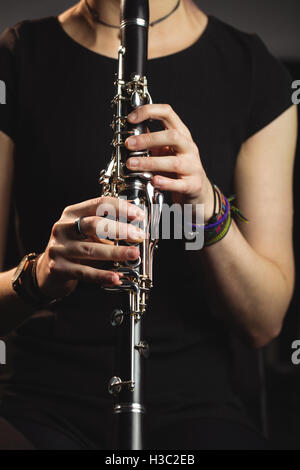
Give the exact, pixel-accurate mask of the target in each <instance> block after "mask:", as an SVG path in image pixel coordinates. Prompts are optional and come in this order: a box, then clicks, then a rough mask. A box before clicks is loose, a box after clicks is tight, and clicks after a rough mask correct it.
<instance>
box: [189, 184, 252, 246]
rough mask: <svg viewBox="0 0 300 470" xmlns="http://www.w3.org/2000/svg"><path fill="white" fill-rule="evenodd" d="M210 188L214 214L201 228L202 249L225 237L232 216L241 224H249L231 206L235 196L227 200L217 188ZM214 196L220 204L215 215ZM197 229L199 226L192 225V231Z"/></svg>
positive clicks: (214, 186) (213, 185) (234, 207)
mask: <svg viewBox="0 0 300 470" xmlns="http://www.w3.org/2000/svg"><path fill="white" fill-rule="evenodd" d="M212 187H213V191H214V214H213V216H212V217H211V218H210V220H209V221H208V223H207V224H205V225H204V226H202V229H204V247H206V246H211V245H214V244H215V243H217V242H218V241H220V240H222V239H223V238H224V237H225V236H226V235H227V233H228V232H229V229H230V226H231V220H232V216H237V217H238V218H239V219H240V220H241V221H242V222H245V223H248V222H249V221H248V219H246V217H244V216H243V214H242V213H241V211H240V210H239V209H238V208H237V207H236V206H233V205H232V204H231V201H233V200H234V199H235V198H236V196H234V195H233V196H230V197H229V198H228V199H227V198H226V196H224V194H223V193H222V191H221V190H220V189H219V188H218V186H216V185H215V184H212ZM216 195H217V196H218V198H219V203H220V204H219V206H220V211H219V213H215V210H216ZM199 227H200V226H199V225H194V224H193V228H194V229H197V228H199Z"/></svg>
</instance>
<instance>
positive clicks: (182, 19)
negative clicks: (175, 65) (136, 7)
mask: <svg viewBox="0 0 300 470" xmlns="http://www.w3.org/2000/svg"><path fill="white" fill-rule="evenodd" d="M88 2H89V5H90V6H91V7H92V8H94V9H95V10H96V11H97V14H98V16H99V18H100V19H101V20H102V21H104V22H106V23H108V24H112V25H115V26H117V25H118V24H119V23H120V0H88ZM176 2H177V0H163V1H162V0H150V1H149V6H150V22H152V21H155V20H157V19H159V18H162V17H163V16H165V15H166V14H167V13H168V12H170V11H171V10H172V9H173V8H174V6H175V5H176ZM59 21H60V23H61V24H62V27H63V28H64V30H65V31H66V33H67V34H69V36H71V37H72V38H73V39H74V40H75V41H77V42H79V43H80V44H82V45H83V46H85V47H87V48H89V49H91V50H93V51H94V52H98V53H99V54H103V55H106V56H109V57H114V58H117V52H118V48H119V45H120V39H119V30H118V29H117V28H110V27H107V26H103V25H101V24H99V23H96V22H94V20H93V19H92V17H91V14H90V12H89V11H88V9H87V7H86V4H85V0H81V1H80V2H79V3H77V4H76V5H75V6H74V7H72V8H71V9H70V10H67V11H66V12H64V13H62V14H61V15H60V16H59ZM206 24H207V17H206V15H205V14H204V13H202V12H201V10H199V8H198V7H197V6H196V5H195V4H194V2H193V1H192V0H181V3H180V6H179V8H178V9H177V10H176V11H175V12H174V13H173V14H172V15H170V16H169V17H168V18H166V19H165V20H164V21H162V22H160V23H158V24H157V25H155V26H153V28H150V29H149V58H155V57H160V56H164V55H169V54H173V53H175V52H178V51H179V50H182V49H185V48H187V47H189V46H190V45H191V44H193V43H194V42H195V41H196V40H197V38H198V37H199V36H200V35H201V33H202V32H203V31H204V29H205V27H206ZM178 31H180V34H178Z"/></svg>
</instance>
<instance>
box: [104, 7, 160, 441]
mask: <svg viewBox="0 0 300 470" xmlns="http://www.w3.org/2000/svg"><path fill="white" fill-rule="evenodd" d="M148 27H149V1H148V0H122V1H121V24H120V34H121V46H120V49H119V58H118V73H117V77H116V81H115V88H116V93H115V96H114V99H113V108H114V113H113V122H112V128H113V132H114V135H113V142H112V145H113V154H112V159H111V161H110V163H109V164H108V167H107V169H106V170H103V171H102V172H101V175H100V183H101V185H102V195H104V196H112V197H117V198H126V199H127V200H130V201H132V202H133V203H134V204H136V205H138V206H139V207H140V208H141V209H143V210H144V212H145V213H146V218H145V220H144V221H143V222H142V223H141V224H140V225H139V226H140V228H142V229H143V230H144V232H145V234H146V237H145V239H144V240H143V242H142V243H140V244H139V250H140V256H139V258H138V259H137V260H135V261H133V262H127V263H115V265H114V268H115V270H116V271H119V272H122V273H123V277H122V278H121V279H122V285H121V286H119V287H115V288H111V289H106V290H109V291H110V292H115V291H126V292H127V293H128V309H127V311H124V310H121V309H120V308H116V309H115V310H114V312H113V314H112V319H111V323H112V326H113V327H114V328H115V329H116V330H117V331H116V333H117V338H118V339H117V345H116V348H117V349H116V361H115V371H114V376H113V377H112V378H111V380H110V381H109V385H108V390H109V393H110V394H111V395H112V397H113V401H114V405H113V415H114V416H113V421H114V430H113V447H114V448H116V449H123V450H141V449H142V448H143V445H144V444H143V438H144V432H143V428H144V415H145V412H146V410H145V404H144V390H145V384H144V367H145V362H146V360H147V358H148V356H149V346H148V344H147V342H146V341H145V338H144V336H143V316H144V314H145V312H146V307H147V301H148V297H149V293H150V290H151V287H152V266H153V253H154V250H155V248H156V247H157V243H158V227H159V221H160V216H161V211H162V204H163V197H162V194H161V193H160V192H159V191H157V190H156V189H155V188H154V187H153V186H152V184H151V178H152V174H151V173H148V172H131V171H129V170H128V169H127V168H126V160H127V159H128V158H129V157H132V156H134V157H139V158H147V157H148V156H149V154H148V151H147V150H142V151H138V152H132V151H129V150H128V149H126V147H125V145H124V143H125V140H126V139H127V137H129V136H131V135H139V134H144V133H146V132H147V124H146V123H142V124H137V125H133V124H130V123H129V122H128V121H127V115H128V114H129V113H130V112H132V111H133V110H134V109H136V108H138V107H139V106H142V105H145V104H149V103H151V102H152V101H151V97H150V95H149V92H148V84H147V79H146V66H147V50H148ZM115 244H116V245H118V244H122V242H120V241H119V242H118V241H116V242H115Z"/></svg>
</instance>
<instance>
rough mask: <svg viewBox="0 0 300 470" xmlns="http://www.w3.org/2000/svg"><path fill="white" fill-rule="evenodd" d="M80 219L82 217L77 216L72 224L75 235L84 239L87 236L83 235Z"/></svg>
mask: <svg viewBox="0 0 300 470" xmlns="http://www.w3.org/2000/svg"><path fill="white" fill-rule="evenodd" d="M82 219H84V217H78V219H76V220H75V222H74V226H75V231H76V235H77V236H79V238H81V239H82V240H84V239H86V238H88V237H87V236H86V235H85V233H84V232H83V230H82V228H81V221H82Z"/></svg>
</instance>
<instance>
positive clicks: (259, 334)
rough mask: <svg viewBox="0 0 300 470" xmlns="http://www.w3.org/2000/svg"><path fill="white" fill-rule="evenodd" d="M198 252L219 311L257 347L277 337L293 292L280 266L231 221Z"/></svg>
mask: <svg viewBox="0 0 300 470" xmlns="http://www.w3.org/2000/svg"><path fill="white" fill-rule="evenodd" d="M198 253H199V257H200V260H201V263H202V264H203V266H204V271H205V278H206V279H207V282H208V283H209V288H210V292H211V293H212V295H211V298H213V299H214V302H215V307H216V308H217V310H218V312H219V313H220V314H221V315H223V314H226V315H227V316H229V319H230V320H233V321H234V323H236V324H237V325H238V326H239V328H240V329H241V330H242V331H243V332H244V333H246V335H247V336H248V337H249V338H250V340H251V342H252V344H254V345H255V346H256V347H260V346H263V345H265V344H266V343H267V342H269V341H270V340H271V339H273V338H274V337H275V336H277V334H278V333H279V332H280V328H281V325H282V320H283V318H284V314H285V312H286V310H287V308H288V305H289V302H290V299H291V295H292V292H291V288H290V287H289V284H288V282H287V281H286V279H285V277H284V275H283V273H282V271H281V270H280V268H279V267H278V266H277V265H276V264H275V263H273V262H271V261H270V260H268V259H266V258H264V257H262V256H260V255H259V254H258V253H256V252H255V250H254V249H253V248H252V247H251V246H250V244H249V243H248V242H247V240H246V239H245V237H244V236H243V234H242V233H241V231H240V230H239V228H238V226H237V225H236V223H235V222H234V221H232V224H231V228H230V230H229V232H228V234H227V235H226V236H225V237H224V238H223V239H222V240H221V241H220V242H218V243H216V244H214V245H212V246H210V247H206V248H204V249H203V250H201V251H199V252H198Z"/></svg>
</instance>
